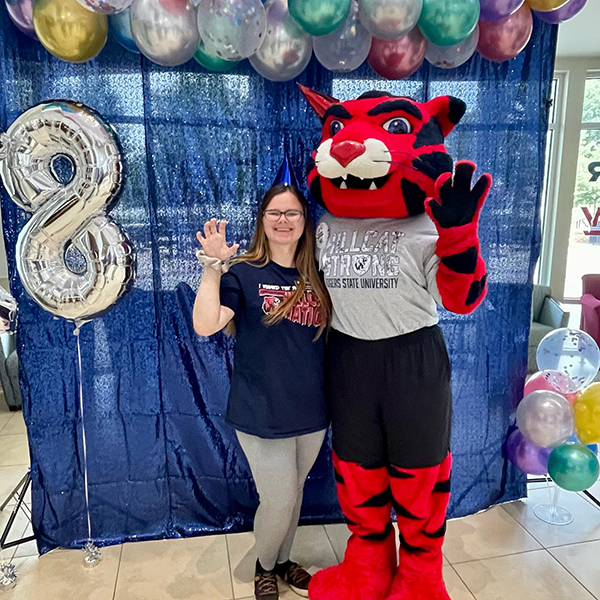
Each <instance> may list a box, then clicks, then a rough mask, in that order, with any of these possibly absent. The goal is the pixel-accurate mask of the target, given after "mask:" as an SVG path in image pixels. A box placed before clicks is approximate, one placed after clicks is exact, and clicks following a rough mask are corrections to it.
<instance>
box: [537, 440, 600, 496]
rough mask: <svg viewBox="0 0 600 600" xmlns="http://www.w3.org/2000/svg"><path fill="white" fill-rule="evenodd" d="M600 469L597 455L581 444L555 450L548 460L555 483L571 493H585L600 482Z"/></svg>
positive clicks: (568, 445)
mask: <svg viewBox="0 0 600 600" xmlns="http://www.w3.org/2000/svg"><path fill="white" fill-rule="evenodd" d="M599 471H600V468H599V465H598V458H597V457H596V456H595V454H594V453H593V452H592V451H591V450H590V449H589V448H586V447H585V446H582V445H581V444H565V445H564V446H560V447H559V448H555V449H554V450H553V451H552V454H550V457H549V458H548V472H549V473H550V477H552V479H553V481H554V483H556V485H557V486H558V487H560V488H562V489H563V490H568V491H569V492H583V491H585V490H587V489H589V488H590V487H592V486H593V485H594V484H595V483H596V481H598V474H599Z"/></svg>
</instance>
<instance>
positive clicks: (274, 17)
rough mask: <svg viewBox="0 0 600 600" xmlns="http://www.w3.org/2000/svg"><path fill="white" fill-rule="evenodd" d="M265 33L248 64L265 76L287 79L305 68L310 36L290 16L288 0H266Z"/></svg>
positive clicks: (310, 40) (310, 45)
mask: <svg viewBox="0 0 600 600" xmlns="http://www.w3.org/2000/svg"><path fill="white" fill-rule="evenodd" d="M265 8H266V11H267V34H266V36H265V41H264V42H263V44H262V46H261V47H260V48H259V50H258V52H257V53H256V54H255V55H254V56H251V57H250V64H251V65H252V66H253V67H254V69H255V70H256V71H257V73H259V74H260V75H262V76H263V77H264V78H266V79H270V80H271V81H289V80H290V79H294V77H297V76H298V75H300V73H302V71H304V69H306V65H308V63H309V61H310V57H311V56H312V44H313V43H312V38H311V36H310V35H308V33H306V32H305V31H304V30H303V29H302V28H301V27H300V25H298V23H296V21H294V19H292V17H291V16H290V13H289V10H288V3H287V0H268V1H267V2H266V4H265Z"/></svg>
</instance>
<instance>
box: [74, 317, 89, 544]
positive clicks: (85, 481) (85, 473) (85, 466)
mask: <svg viewBox="0 0 600 600" xmlns="http://www.w3.org/2000/svg"><path fill="white" fill-rule="evenodd" d="M79 328H80V326H79V325H78V326H77V327H76V328H75V332H74V335H75V337H76V338H77V366H78V369H79V412H80V414H81V438H82V442H83V486H84V491H85V510H86V513H87V526H88V540H89V541H91V540H92V519H91V517H90V496H89V489H88V463H87V438H86V435H85V419H84V416H83V371H82V368H81V364H82V363H81V340H80V337H79Z"/></svg>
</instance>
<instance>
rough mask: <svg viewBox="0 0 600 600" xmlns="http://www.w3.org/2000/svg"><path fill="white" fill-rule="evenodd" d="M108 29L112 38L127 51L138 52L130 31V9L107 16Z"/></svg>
mask: <svg viewBox="0 0 600 600" xmlns="http://www.w3.org/2000/svg"><path fill="white" fill-rule="evenodd" d="M108 30H109V31H110V35H111V36H112V38H113V39H114V40H115V41H116V42H118V43H119V44H121V46H123V48H125V50H129V52H135V53H136V54H139V53H140V49H139V48H138V47H137V45H136V43H135V41H134V39H133V34H132V33H131V9H130V8H128V9H126V10H124V11H123V12H120V13H118V14H116V15H111V16H110V17H108Z"/></svg>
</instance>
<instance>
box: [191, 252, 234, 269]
mask: <svg viewBox="0 0 600 600" xmlns="http://www.w3.org/2000/svg"><path fill="white" fill-rule="evenodd" d="M196 258H197V259H198V262H199V263H200V264H201V265H204V266H205V267H210V268H211V269H214V270H215V271H221V273H227V271H229V260H226V261H222V260H221V259H220V258H214V257H212V256H206V254H204V250H202V249H199V250H196Z"/></svg>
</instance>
